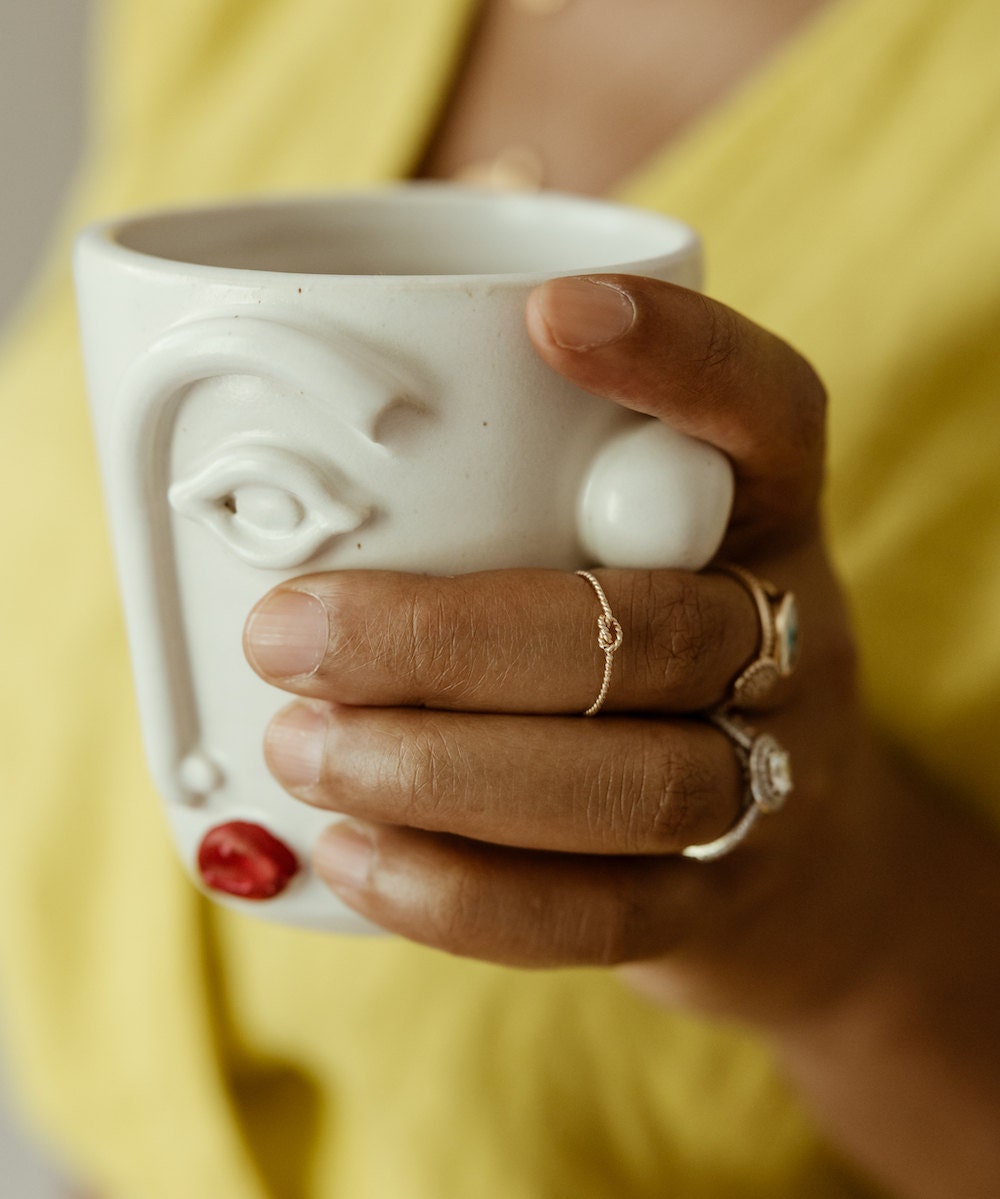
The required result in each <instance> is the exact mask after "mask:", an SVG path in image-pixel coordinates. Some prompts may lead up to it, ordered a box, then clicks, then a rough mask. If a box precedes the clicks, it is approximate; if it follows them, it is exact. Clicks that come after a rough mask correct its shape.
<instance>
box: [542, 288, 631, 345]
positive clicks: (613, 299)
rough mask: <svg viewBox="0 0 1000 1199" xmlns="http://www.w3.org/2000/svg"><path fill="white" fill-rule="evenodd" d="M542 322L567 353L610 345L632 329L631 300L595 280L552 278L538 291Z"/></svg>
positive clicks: (618, 290) (618, 291) (629, 297)
mask: <svg viewBox="0 0 1000 1199" xmlns="http://www.w3.org/2000/svg"><path fill="white" fill-rule="evenodd" d="M536 297H537V299H536V303H537V304H538V307H539V310H540V313H541V316H542V319H543V320H544V321H545V323H546V325H547V326H548V329H549V333H550V335H551V337H552V340H553V341H554V342H555V343H556V345H558V346H561V347H562V348H563V349H564V350H593V349H596V348H597V347H598V346H606V345H610V344H611V343H612V342H613V341H617V340H618V339H619V338H620V337H624V336H625V334H626V333H627V332H628V331H629V329H631V328H632V324H633V322H634V321H635V305H634V304H633V302H632V297H631V296H629V295H628V294H627V293H626V292H624V291H622V290H621V288H619V287H614V286H612V285H611V284H610V283H600V282H598V281H596V280H594V279H550V280H549V282H548V283H545V284H543V285H542V287H540V288H539V289H538V291H537V292H536Z"/></svg>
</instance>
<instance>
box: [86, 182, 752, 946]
mask: <svg viewBox="0 0 1000 1199" xmlns="http://www.w3.org/2000/svg"><path fill="white" fill-rule="evenodd" d="M601 271H624V272H628V273H632V274H644V275H650V276H654V277H658V278H661V279H667V280H670V281H672V282H676V283H680V284H682V285H685V286H689V287H695V286H697V285H698V281H699V247H698V241H697V238H696V236H695V235H694V234H693V233H692V232H691V231H690V230H689V229H688V228H687V227H685V226H683V225H681V224H679V223H677V222H676V221H673V220H670V219H669V218H666V217H663V216H659V215H656V214H652V213H646V212H640V211H637V210H634V209H630V208H626V207H622V206H619V205H613V204H605V203H602V202H598V201H592V200H586V199H582V198H577V197H570V196H561V195H556V194H545V193H542V194H540V195H515V194H499V193H490V192H481V191H477V190H472V189H467V188H458V187H453V186H447V185H428V184H420V185H401V186H397V187H389V188H385V189H381V190H378V191H373V192H366V193H345V194H342V195H336V196H330V197H323V198H316V199H304V200H292V201H285V202H271V203H257V204H245V205H234V206H230V207H226V208H215V209H202V210H180V211H175V212H166V213H161V214H152V215H144V216H138V217H133V218H128V219H125V220H121V221H117V222H109V223H104V224H100V225H96V226H92V227H90V228H89V229H86V230H84V231H83V233H82V234H81V235H80V237H79V239H78V243H77V251H76V275H77V288H78V296H79V307H80V322H81V329H82V337H83V348H84V358H85V365H86V372H87V382H88V390H89V393H90V399H91V407H92V412H93V420H94V427H95V431H96V437H97V442H98V450H99V454H100V459H101V466H102V472H103V476H104V483H105V492H106V498H107V504H108V510H109V513H110V518H111V523H112V530H113V535H114V542H115V550H116V555H117V559H118V567H119V575H120V580H121V587H122V593H123V599H124V606H125V616H126V621H127V624H128V630H129V641H130V647H131V653H132V659H133V666H134V672H135V678H136V686H137V691H138V696H139V706H140V714H141V718H142V726H143V735H144V740H145V745H146V751H147V757H148V760H149V763H150V767H151V772H152V775H153V779H154V782H155V784H156V787H157V790H158V791H159V793H160V795H161V796H162V798H163V800H164V803H165V808H166V811H167V814H168V817H169V822H170V825H171V828H172V831H173V834H174V837H175V840H176V843H177V847H178V850H179V852H180V855H181V858H182V860H183V862H184V864H185V866H186V867H187V869H188V871H189V873H190V874H191V876H192V878H193V879H194V881H195V882H196V883H197V884H198V885H199V886H201V887H202V889H203V890H205V891H206V893H208V894H210V895H212V897H213V898H216V899H218V900H220V901H221V902H223V903H226V904H228V905H229V906H232V907H235V908H238V909H240V910H243V911H248V912H252V913H254V914H257V915H262V916H266V917H268V918H270V919H274V920H278V921H282V922H286V923H290V924H298V925H304V926H307V927H311V928H321V929H331V930H342V931H366V930H367V929H368V928H369V927H370V926H368V925H367V924H366V923H365V922H364V921H362V920H361V919H360V918H359V917H358V916H356V915H355V914H354V913H352V912H351V911H350V910H349V909H347V908H346V907H345V906H344V905H342V904H341V903H340V902H339V901H338V900H337V899H336V898H335V897H334V896H333V895H332V894H331V893H330V892H329V891H328V890H327V888H326V887H324V886H323V884H322V883H321V882H320V881H319V879H318V878H317V877H316V876H315V875H314V874H313V873H312V871H311V870H310V868H309V858H310V852H311V847H312V844H313V842H314V841H315V838H316V837H317V835H318V834H319V832H320V831H321V830H322V829H323V828H324V827H326V826H327V825H328V824H329V823H330V821H331V820H332V819H334V817H332V816H331V815H330V814H329V813H325V812H320V811H317V810H314V809H312V808H310V807H308V806H307V805H305V804H301V803H298V802H296V801H295V800H293V799H291V798H289V797H288V796H287V795H286V794H285V793H284V791H282V789H281V788H280V787H279V786H278V784H277V783H276V782H275V781H274V780H273V779H272V778H271V776H270V774H269V773H268V771H267V769H266V766H265V764H264V761H263V756H262V750H261V744H262V738H263V733H264V729H265V727H266V724H267V722H268V720H269V719H270V717H271V716H272V715H273V714H274V712H275V711H276V710H277V709H278V707H280V706H281V705H282V704H283V703H284V702H285V701H286V698H287V697H284V696H283V695H281V694H280V693H278V692H276V691H275V690H273V689H272V688H270V687H268V686H267V685H266V684H264V683H263V682H261V681H260V680H259V679H258V678H257V676H256V675H255V674H254V673H253V672H252V671H251V669H250V667H249V666H248V665H247V663H246V661H245V660H244V657H243V654H242V648H241V633H242V626H243V622H244V620H245V617H246V614H247V613H248V612H249V610H250V608H251V607H252V606H253V604H254V603H255V602H256V600H257V599H259V598H260V596H261V595H262V594H263V593H264V592H266V591H267V590H268V589H269V588H270V587H272V586H273V585H274V584H276V583H278V582H279V581H281V580H282V579H286V578H291V577H294V576H295V575H300V574H304V573H311V572H314V571H318V570H339V569H348V568H352V567H365V568H377V569H393V570H408V571H416V572H423V573H431V574H434V573H442V574H445V573H446V574H456V573H460V572H465V571H473V570H485V569H494V568H504V567H514V566H547V567H555V568H560V569H565V570H576V569H579V568H585V567H588V566H593V565H609V566H636V567H657V566H673V567H683V568H689V569H697V568H699V567H701V566H703V565H704V564H705V563H706V562H707V561H709V560H710V559H711V557H712V555H713V554H714V553H715V550H716V549H717V547H718V544H719V541H720V540H721V537H722V534H723V532H724V529H725V524H726V521H727V519H728V514H729V507H730V503H731V499H732V478H731V472H730V469H729V465H728V463H727V462H726V460H725V458H724V457H723V456H722V455H720V454H719V453H718V452H717V451H716V450H714V449H712V448H711V447H709V446H706V445H704V444H703V443H700V442H696V441H692V440H691V439H689V438H687V437H684V436H682V435H680V434H678V433H675V432H673V431H671V430H669V429H666V428H664V427H663V426H661V425H660V424H658V423H657V422H655V421H652V420H650V419H648V418H644V417H640V416H637V415H635V414H633V413H629V412H626V411H624V410H623V409H621V408H619V407H618V406H617V405H614V404H611V403H609V402H607V401H605V400H601V399H599V398H597V397H594V396H590V395H587V394H585V393H583V392H582V391H580V390H579V389H577V388H575V387H573V386H571V385H570V384H569V383H567V382H566V381H565V380H563V379H562V378H560V377H559V376H558V375H556V374H555V373H554V372H553V371H551V370H550V369H549V368H547V367H546V366H545V365H544V364H543V363H542V362H541V360H540V359H539V358H538V357H537V355H536V354H535V353H534V351H533V349H532V347H531V345H530V342H529V341H528V337H527V333H526V330H525V325H524V307H525V301H526V299H527V297H528V294H529V292H530V291H531V289H532V287H534V286H535V285H537V284H538V283H540V282H542V281H543V280H544V279H546V278H550V277H553V276H557V275H572V274H585V273H594V272H601ZM584 585H585V584H584V583H583V581H582V580H581V586H584Z"/></svg>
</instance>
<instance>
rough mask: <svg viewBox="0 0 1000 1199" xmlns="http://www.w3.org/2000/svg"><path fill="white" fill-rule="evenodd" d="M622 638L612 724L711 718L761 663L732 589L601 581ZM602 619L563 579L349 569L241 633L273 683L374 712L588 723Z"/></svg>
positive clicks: (669, 577)
mask: <svg viewBox="0 0 1000 1199" xmlns="http://www.w3.org/2000/svg"><path fill="white" fill-rule="evenodd" d="M596 574H597V575H599V576H600V582H601V584H602V586H603V588H604V590H605V593H606V597H607V599H608V600H609V601H610V604H611V607H612V610H613V613H614V615H615V617H616V619H617V620H618V621H619V622H620V624H621V626H622V628H623V630H624V638H623V641H622V645H621V648H620V650H618V651H617V652H616V653H615V655H614V665H613V674H612V676H611V687H610V691H609V693H608V696H607V704H606V709H607V710H608V711H613V710H617V711H632V712H637V711H659V712H692V711H700V710H702V709H704V708H708V707H710V706H712V705H714V704H717V703H718V702H719V701H720V700H721V699H722V698H723V696H724V695H725V693H726V691H727V689H728V687H729V684H730V682H731V681H732V679H733V677H734V676H735V675H736V674H737V673H738V672H739V671H740V670H741V669H742V668H743V666H745V665H746V663H747V662H748V661H749V660H750V659H751V658H752V656H753V654H754V653H755V652H756V647H757V644H758V638H759V626H758V618H757V614H756V610H755V608H754V605H753V602H752V601H751V600H750V599H749V597H748V595H747V592H746V590H745V589H744V588H743V587H742V586H741V585H740V584H739V583H737V582H735V581H734V580H733V579H732V578H731V577H728V576H726V575H723V574H715V573H709V574H701V575H697V574H690V573H688V572H685V571H630V570H598V571H597V572H596ZM601 615H602V609H601V606H600V604H599V602H598V600H597V597H596V596H595V594H594V591H593V590H592V588H591V585H590V583H588V582H587V581H586V580H584V579H582V578H578V577H577V576H576V575H574V574H570V573H567V572H565V571H556V570H506V571H486V572H482V573H478V574H469V575H458V576H455V577H453V578H437V577H433V576H428V575H407V574H400V573H396V572H393V571H362V570H345V571H334V572H330V573H327V574H318V575H309V576H305V577H303V578H300V579H295V580H293V581H292V582H290V583H286V584H282V585H281V586H279V587H278V588H277V589H275V590H274V591H272V592H271V593H270V594H269V595H267V596H265V597H264V599H263V600H262V601H261V602H260V603H259V604H258V605H257V606H256V608H255V609H254V611H253V612H252V613H251V615H250V618H249V620H248V622H247V628H246V634H245V642H246V649H247V656H248V658H249V660H250V662H251V664H252V665H253V666H254V668H255V669H256V670H257V672H258V673H259V674H260V675H262V677H264V678H265V679H266V680H267V681H268V682H271V683H276V684H277V685H278V686H280V687H282V688H284V689H285V690H288V691H292V692H294V693H295V694H298V695H303V696H308V697H310V698H314V699H322V700H328V701H334V702H338V703H342V704H352V705H364V706H416V707H433V708H440V709H452V710H464V711H479V712H513V713H530V712H535V713H538V712H544V713H567V714H569V713H580V712H583V711H585V710H586V709H587V708H588V707H589V706H590V705H591V704H592V703H593V701H594V699H595V697H596V695H597V693H598V689H599V687H600V686H601V676H602V672H603V669H604V665H605V654H604V652H603V651H602V650H601V648H600V645H599V625H598V620H599V618H600V616H601Z"/></svg>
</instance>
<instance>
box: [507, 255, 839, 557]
mask: <svg viewBox="0 0 1000 1199" xmlns="http://www.w3.org/2000/svg"><path fill="white" fill-rule="evenodd" d="M527 322H528V329H529V332H530V334H531V337H532V340H533V342H534V344H535V348H536V349H537V351H538V353H539V354H540V355H541V357H542V358H543V359H544V360H545V361H546V362H547V363H548V364H549V365H550V366H551V367H553V368H554V369H555V370H557V371H558V372H559V373H560V374H562V375H564V376H566V378H568V379H571V380H572V381H573V382H574V383H576V384H577V385H578V386H580V387H582V388H584V389H585V390H587V391H590V392H593V393H594V394H596V395H600V396H605V397H606V398H608V399H611V400H614V401H615V402H616V403H619V404H622V405H623V406H624V407H626V408H631V409H633V410H634V411H636V412H643V413H646V414H648V415H650V416H655V417H657V418H658V419H659V420H661V421H663V422H664V423H665V424H668V425H671V426H672V427H674V428H676V429H678V430H680V431H681V432H683V433H687V434H690V435H691V436H692V437H698V438H701V439H702V440H704V441H707V442H710V443H711V444H713V445H715V446H717V447H718V448H719V449H720V450H722V451H723V452H724V453H725V454H727V455H728V457H729V459H730V460H731V462H732V464H733V469H734V473H735V477H736V495H735V502H734V507H733V518H732V523H731V526H730V532H729V535H728V536H727V541H726V551H727V553H728V554H730V555H732V556H734V557H735V556H745V555H746V554H747V553H751V552H753V551H755V550H759V549H760V548H761V545H762V544H767V547H768V549H773V548H775V542H776V541H777V542H779V543H786V542H795V541H797V540H798V539H800V538H801V537H802V536H803V535H805V534H808V533H810V532H812V530H813V529H814V527H815V519H816V511H817V499H818V495H819V490H820V486H821V483H822V467H823V451H824V417H825V407H826V396H825V392H824V389H823V386H822V384H821V383H820V381H819V379H818V377H817V376H816V373H815V372H814V371H813V369H812V367H811V366H810V365H809V364H808V363H807V362H806V360H805V359H804V358H802V357H801V356H800V355H799V354H797V353H796V352H795V351H794V350H792V349H791V347H790V346H788V345H787V344H786V343H785V342H783V341H782V340H781V339H780V338H778V337H776V336H774V335H773V334H771V333H768V332H767V331H766V330H765V329H762V328H761V327H760V326H758V325H755V324H754V323H753V322H752V321H749V320H747V319H746V318H745V317H742V316H740V315H739V314H738V313H736V312H734V311H733V310H732V309H731V308H727V307H726V306H725V305H724V304H719V303H717V302H716V301H714V300H711V299H709V298H708V297H706V296H703V295H701V294H700V293H698V292H694V291H689V290H687V289H686V288H683V287H677V286H676V285H674V284H671V283H663V282H661V281H659V280H656V279H646V278H641V277H638V276H629V275H594V276H586V277H579V278H570V279H553V280H551V281H549V282H548V283H545V284H543V285H542V286H541V287H539V288H537V289H536V290H535V291H534V292H533V293H532V296H531V298H530V299H529V301H528V309H527Z"/></svg>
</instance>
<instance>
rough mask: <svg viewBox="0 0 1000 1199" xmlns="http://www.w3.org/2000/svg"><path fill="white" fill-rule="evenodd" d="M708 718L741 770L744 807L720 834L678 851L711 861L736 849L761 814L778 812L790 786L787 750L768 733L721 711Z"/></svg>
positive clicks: (710, 714)
mask: <svg viewBox="0 0 1000 1199" xmlns="http://www.w3.org/2000/svg"><path fill="white" fill-rule="evenodd" d="M708 719H709V720H710V721H711V722H712V724H714V725H715V726H716V728H718V729H720V730H721V731H722V732H723V733H725V734H726V736H727V737H728V738H729V740H730V742H731V743H732V745H733V748H734V749H735V750H736V753H737V756H738V757H739V759H740V765H741V766H742V769H743V779H744V790H743V808H742V810H741V812H740V815H739V817H738V819H737V821H736V823H735V824H734V825H733V826H732V828H731V829H729V830H728V831H727V832H725V833H723V834H722V836H721V837H717V838H716V839H715V840H714V841H709V842H707V843H706V844H704V845H689V846H688V847H687V848H686V849H684V850H682V851H681V853H682V854H683V856H684V857H686V858H695V859H696V860H697V861H699V862H712V861H714V860H715V859H716V858H721V857H722V856H723V855H724V854H727V853H729V852H730V850H732V849H735V848H736V846H737V845H739V843H740V842H741V841H742V840H743V839H744V837H746V835H747V833H749V832H750V830H751V829H752V828H753V826H754V825H755V824H756V823H757V821H758V820H759V819H760V817H761V816H762V815H765V814H767V813H770V812H777V811H778V810H779V809H780V808H781V807H783V806H784V803H785V800H786V799H787V798H788V797H789V795H791V793H792V789H793V783H792V767H791V762H790V760H789V757H788V754H787V752H786V751H785V750H784V749H782V747H781V745H780V743H779V742H778V741H777V740H776V739H775V738H774V737H772V736H771V734H770V733H758V732H757V731H756V730H754V729H751V728H750V727H749V726H748V725H747V724H745V723H744V722H743V721H741V720H738V719H736V718H735V717H732V716H727V715H726V714H725V713H723V712H710V713H709V714H708Z"/></svg>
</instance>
